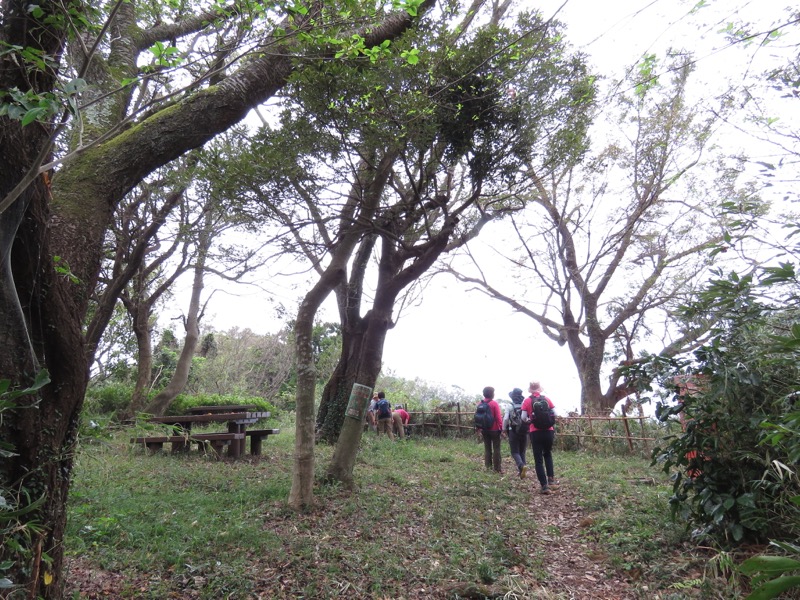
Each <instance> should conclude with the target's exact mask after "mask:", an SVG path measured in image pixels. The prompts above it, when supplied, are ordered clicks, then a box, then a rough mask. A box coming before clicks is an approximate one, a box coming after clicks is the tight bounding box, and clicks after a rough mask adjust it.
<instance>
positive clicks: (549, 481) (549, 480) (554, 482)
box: [547, 477, 558, 487]
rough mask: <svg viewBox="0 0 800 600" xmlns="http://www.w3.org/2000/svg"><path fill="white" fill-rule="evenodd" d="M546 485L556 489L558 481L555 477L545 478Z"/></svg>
mask: <svg viewBox="0 0 800 600" xmlns="http://www.w3.org/2000/svg"><path fill="white" fill-rule="evenodd" d="M547 485H548V486H553V487H558V479H556V478H555V477H548V478H547Z"/></svg>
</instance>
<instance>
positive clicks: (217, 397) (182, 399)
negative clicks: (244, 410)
mask: <svg viewBox="0 0 800 600" xmlns="http://www.w3.org/2000/svg"><path fill="white" fill-rule="evenodd" d="M242 404H249V405H253V406H255V407H256V410H266V411H269V412H271V413H272V416H273V417H275V416H277V414H276V407H275V405H274V404H272V403H271V402H268V401H267V400H265V399H264V398H261V397H260V396H237V395H234V394H191V395H189V394H180V395H179V396H178V397H177V398H175V400H173V402H172V404H170V407H169V409H168V410H167V412H168V413H169V414H170V415H182V414H186V412H187V411H188V410H189V409H190V408H194V407H195V406H225V405H232V406H233V405H242Z"/></svg>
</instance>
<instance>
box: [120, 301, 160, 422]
mask: <svg viewBox="0 0 800 600" xmlns="http://www.w3.org/2000/svg"><path fill="white" fill-rule="evenodd" d="M125 306H126V308H127V309H128V312H129V313H130V315H131V317H132V321H133V333H134V335H135V336H136V348H137V357H138V361H137V366H136V383H135V384H134V388H133V394H132V395H131V403H130V404H129V405H128V407H127V408H126V409H125V410H123V411H121V412H120V415H119V418H120V421H123V420H125V419H130V418H133V417H135V416H136V415H137V414H138V413H140V412H142V409H143V408H144V405H145V402H146V400H147V390H148V389H149V388H150V383H151V381H152V376H153V375H152V373H153V337H152V331H151V328H150V315H151V310H150V304H149V302H145V303H144V304H143V305H141V306H138V307H135V306H132V305H130V303H126V305H125Z"/></svg>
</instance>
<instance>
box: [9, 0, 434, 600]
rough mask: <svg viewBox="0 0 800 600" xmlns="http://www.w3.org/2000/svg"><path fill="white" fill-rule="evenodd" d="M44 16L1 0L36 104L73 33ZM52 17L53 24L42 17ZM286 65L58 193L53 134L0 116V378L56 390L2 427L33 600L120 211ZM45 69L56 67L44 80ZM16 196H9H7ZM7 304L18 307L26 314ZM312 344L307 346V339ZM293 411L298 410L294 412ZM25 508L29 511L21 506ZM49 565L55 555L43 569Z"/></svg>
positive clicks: (132, 139)
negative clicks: (93, 311)
mask: <svg viewBox="0 0 800 600" xmlns="http://www.w3.org/2000/svg"><path fill="white" fill-rule="evenodd" d="M430 4H432V1H431V0H426V2H424V3H423V5H422V6H421V7H420V12H422V11H423V10H424V9H426V8H428V7H429V6H430ZM125 6H126V5H125V4H123V5H122V7H123V8H125ZM40 8H41V9H42V10H43V11H44V12H45V15H44V16H45V17H46V18H42V17H41V15H39V14H36V13H35V11H30V10H29V3H28V2H23V1H21V0H2V9H3V19H2V20H0V42H3V44H4V45H5V47H7V48H11V50H10V51H9V52H4V53H0V89H4V90H8V89H13V88H18V89H20V90H23V91H28V90H32V91H33V92H34V93H47V92H50V91H52V90H53V89H54V82H55V77H56V73H57V71H58V70H59V65H60V61H61V55H62V51H63V47H64V41H65V39H66V34H67V32H66V29H65V30H64V31H59V30H57V28H58V27H61V26H63V27H65V28H66V27H67V25H66V24H67V23H69V24H70V26H71V24H72V23H73V21H71V20H69V19H65V18H64V16H63V14H61V13H58V12H57V11H58V10H61V7H60V5H59V4H57V3H49V2H45V3H41V4H40ZM74 8H75V10H77V11H78V12H80V11H81V10H82V8H83V5H82V3H80V2H77V3H75V6H74ZM51 16H52V17H55V18H52V19H50V18H48V17H51ZM414 20H415V19H414V18H412V17H410V16H409V15H408V14H407V13H405V14H403V13H400V12H395V13H392V14H391V15H389V17H387V18H386V20H384V21H383V22H380V23H373V24H370V26H369V31H364V33H365V36H364V37H365V44H366V45H367V46H368V47H372V46H376V45H379V44H380V43H381V42H382V41H383V40H385V39H393V38H395V37H397V36H398V35H400V34H402V33H403V31H405V30H406V29H407V28H408V27H409V26H410V25H411V23H412V22H413V21H414ZM117 41H120V40H119V36H114V39H113V40H112V42H114V43H116V42H117ZM121 41H122V42H125V41H128V40H121ZM15 48H30V49H32V50H33V51H34V52H40V53H41V54H34V55H35V56H39V55H41V56H44V57H47V61H42V64H45V65H48V66H46V68H47V69H48V70H46V71H39V70H37V69H36V68H33V67H32V63H23V61H22V60H21V54H20V53H17V52H16V51H15ZM29 54H33V52H32V53H29ZM290 54H291V53H290V52H270V53H265V54H264V53H262V54H260V55H258V56H256V57H253V58H252V59H251V60H249V61H247V62H246V63H244V64H243V66H242V67H241V68H240V69H239V70H238V71H237V72H236V73H234V74H233V75H231V76H230V77H228V78H226V79H225V80H224V81H223V82H221V83H220V84H219V85H217V86H214V87H213V88H209V89H202V90H199V91H198V92H196V93H188V94H187V95H186V96H185V97H183V99H181V100H179V101H178V102H176V103H174V104H170V105H169V106H168V107H167V108H166V110H156V111H154V112H153V113H152V114H151V115H149V116H148V117H146V118H144V119H143V120H141V121H138V122H136V123H135V124H133V125H131V126H130V127H127V128H124V129H122V130H121V133H119V134H118V135H116V136H113V135H112V136H110V137H109V138H108V139H107V140H105V141H104V142H103V143H101V144H98V145H97V146H94V147H92V148H89V149H86V150H85V151H84V152H83V153H82V154H79V155H76V156H75V157H74V158H73V160H72V161H71V162H70V163H69V164H66V165H64V166H63V167H62V168H61V169H59V170H58V172H57V173H56V174H55V175H54V177H53V189H52V195H51V190H50V189H49V180H46V179H45V178H44V177H39V176H36V173H37V170H38V168H39V164H40V162H41V158H42V157H45V158H46V157H47V154H48V152H47V146H46V144H47V139H48V136H49V135H50V133H51V132H52V131H51V130H50V129H49V128H48V126H47V125H46V124H44V123H38V122H37V123H32V124H30V125H28V126H26V127H24V128H23V127H21V125H20V123H19V122H18V121H13V120H11V119H10V118H9V117H8V116H3V117H0V203H3V202H4V201H5V200H6V198H7V197H8V198H9V202H10V203H11V204H10V206H11V207H10V208H9V207H8V206H2V207H0V232H2V234H3V238H2V242H0V261H2V263H0V286H2V288H1V290H2V291H0V311H2V314H0V327H2V330H1V331H0V341H2V342H8V345H5V346H4V347H3V351H2V352H0V379H7V380H9V381H10V382H11V383H12V385H14V386H15V387H16V388H24V387H26V386H28V385H30V383H31V382H32V381H33V377H34V374H35V371H36V370H37V367H38V364H40V363H41V364H43V365H44V366H45V367H46V368H47V369H48V370H49V373H50V378H51V381H52V383H51V385H48V386H46V387H45V388H43V389H42V390H41V392H39V393H38V394H36V395H34V396H26V397H23V398H22V399H21V400H18V401H17V407H16V408H15V409H14V410H13V411H7V412H5V413H3V418H2V419H0V438H2V440H3V441H4V442H7V443H10V444H13V445H14V446H15V450H16V452H17V455H16V456H13V457H11V458H9V459H7V460H5V461H4V462H3V465H2V467H1V468H2V472H0V475H2V487H3V490H4V494H5V493H8V496H6V497H8V498H21V499H24V498H27V497H30V498H31V500H39V499H41V505H40V506H39V507H38V508H37V509H36V510H31V511H29V512H27V513H25V514H24V515H22V516H21V517H20V518H19V523H18V531H21V532H22V533H23V534H24V533H25V532H30V533H31V534H32V536H33V537H32V541H30V542H29V541H27V539H26V538H25V537H24V535H21V536H19V541H20V547H19V549H14V548H12V547H11V545H10V544H5V543H4V544H2V545H1V546H0V562H5V561H6V560H9V561H12V562H13V566H12V567H11V569H10V570H8V571H7V572H4V575H7V576H9V577H10V578H12V579H13V580H14V582H15V583H19V584H21V585H24V586H25V587H26V592H27V596H28V597H30V598H38V597H41V598H44V599H45V600H47V599H50V598H61V596H62V589H63V577H62V568H61V567H62V563H63V556H64V547H63V533H64V525H65V522H66V499H67V492H68V488H69V477H70V473H71V470H72V457H73V451H74V444H75V440H76V433H77V430H78V420H79V416H80V409H81V406H82V403H83V397H84V393H85V390H86V385H87V382H88V377H89V372H88V366H87V362H86V353H85V348H84V339H83V336H82V329H83V324H84V323H83V320H84V318H85V316H86V314H87V307H88V299H89V297H90V296H91V294H92V292H93V291H94V287H95V284H96V281H97V274H98V271H99V267H100V261H101V257H102V248H103V240H104V236H105V233H106V231H107V230H108V224H109V222H110V219H111V216H112V213H113V210H114V207H115V206H116V204H117V203H118V202H119V201H120V200H121V199H122V197H123V196H124V195H125V194H126V193H127V192H128V191H129V190H130V189H131V188H132V187H133V186H134V185H136V184H137V183H138V182H139V181H141V180H142V179H143V178H145V177H146V176H147V175H148V174H149V173H151V172H152V171H153V170H155V169H156V168H158V167H160V166H163V165H165V164H167V163H168V162H170V161H171V160H173V159H175V158H177V157H179V156H181V155H182V154H183V153H185V152H186V151H187V150H190V149H192V148H197V147H199V146H202V145H203V144H204V143H205V142H206V141H208V140H209V139H211V138H212V137H214V136H215V135H217V134H218V133H220V132H223V131H225V130H227V129H228V128H229V127H231V126H233V125H235V124H237V123H238V122H240V121H241V120H242V119H243V118H244V117H245V116H246V115H247V113H248V112H249V110H250V109H251V108H252V107H254V106H257V105H258V104H259V103H261V102H263V101H265V100H267V99H269V98H271V97H272V96H273V95H274V94H275V93H276V92H277V91H278V90H280V89H281V88H283V86H284V85H285V84H286V81H287V79H288V77H289V76H290V75H291V74H292V72H293V71H294V68H295V67H294V65H295V62H294V60H293V58H292V56H291V55H290ZM94 60H100V58H99V57H95V58H94ZM49 65H55V66H54V67H53V68H52V70H50V69H49ZM65 71H66V70H65ZM101 112H102V111H94V113H95V114H99V113H101ZM85 116H87V118H88V117H89V116H90V115H88V114H87V115H85ZM115 118H116V117H115ZM119 122H120V121H117V123H116V124H118V123H119ZM91 124H93V123H91ZM103 131H106V130H105V129H104V130H103ZM92 137H93V139H96V137H95V136H94V135H92ZM17 186H19V188H20V189H23V192H22V193H21V194H19V193H18V191H13V190H16V188H17ZM12 191H13V194H14V195H13V196H8V195H9V194H11V193H12ZM17 202H19V204H16V203H17ZM23 216H24V219H23ZM12 238H13V240H14V241H13V247H12V253H11V265H12V268H11V270H10V271H9V269H8V260H9V253H8V247H9V244H10V242H9V240H10V239H12ZM12 274H13V279H11V275H12ZM12 286H13V287H15V288H16V294H14V293H13V292H12V290H11V288H12ZM15 296H16V298H19V299H20V300H21V302H20V305H21V309H22V310H21V311H20V306H18V304H17V302H16V301H15V300H14V297H15ZM317 306H318V305H317ZM23 317H24V321H23V320H22V318H23ZM312 321H313V315H312ZM25 332H27V335H26V334H25ZM301 337H302V336H301ZM28 340H30V341H28ZM309 341H310V337H306V338H305V340H304V342H305V343H309ZM31 349H33V352H34V355H32V354H31ZM312 368H313V362H312ZM303 375H306V374H305V373H304V374H303ZM311 376H312V377H313V372H312V373H311ZM304 383H305V382H304ZM304 390H305V391H304V392H303V393H302V394H299V397H301V396H302V399H303V400H304V402H305V403H303V402H298V421H299V422H300V423H302V422H303V421H302V419H303V417H307V418H308V419H309V421H308V423H309V425H308V426H307V427H308V428H309V429H310V430H311V431H312V435H311V436H310V438H309V436H302V435H298V438H297V439H298V443H300V442H302V441H304V440H305V441H306V442H307V443H308V446H307V447H306V448H304V452H305V453H306V454H304V455H302V456H301V459H302V458H303V456H307V453H308V452H310V453H311V457H312V460H311V467H312V469H311V471H310V473H311V474H312V475H313V380H312V385H311V388H310V393H309V392H308V389H307V388H304ZM309 399H310V408H311V410H310V417H309V416H308V412H309V411H308V409H309V406H308V400H309ZM301 409H302V410H305V411H306V413H303V414H301ZM304 473H305V474H308V472H304ZM306 483H307V482H306ZM292 497H293V498H306V497H308V495H307V494H295V492H294V483H293V495H292ZM27 507H29V504H27V503H26V502H25V501H24V500H23V501H22V505H20V506H19V507H18V508H27ZM29 524H30V525H33V524H35V525H36V529H35V530H34V529H33V528H31V527H30V526H29ZM20 528H21V529H20ZM43 557H49V559H48V562H47V563H45V562H44V561H43ZM45 581H47V582H48V585H46V584H45Z"/></svg>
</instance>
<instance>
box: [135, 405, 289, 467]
mask: <svg viewBox="0 0 800 600" xmlns="http://www.w3.org/2000/svg"><path fill="white" fill-rule="evenodd" d="M196 408H198V409H199V408H203V409H211V410H206V411H204V412H203V413H198V414H189V415H170V416H166V417H151V418H150V419H148V422H150V423H160V424H163V425H172V426H173V428H176V429H177V430H176V431H174V432H173V435H167V436H163V435H162V436H145V437H137V438H131V442H132V443H138V444H144V445H145V446H146V447H147V448H148V449H150V450H158V449H160V448H161V447H162V446H163V445H164V444H165V443H167V442H169V443H171V444H172V451H173V452H177V451H180V450H185V449H188V446H189V445H190V444H191V443H192V442H197V443H199V444H206V443H208V444H210V445H211V447H212V448H213V449H214V451H215V452H216V453H217V454H220V452H221V450H222V447H223V446H225V445H227V446H228V456H230V457H231V458H239V457H240V456H242V455H244V452H245V440H246V439H247V438H248V437H249V438H250V453H251V454H260V453H261V440H262V439H263V438H265V437H267V436H269V435H274V434H277V433H279V432H280V429H258V430H252V429H251V430H249V431H248V429H247V426H248V425H252V424H253V423H256V422H257V421H260V420H261V419H267V418H269V416H270V413H269V412H268V411H256V410H236V409H237V408H239V407H232V406H213V407H208V406H205V407H196ZM244 408H249V407H244ZM208 423H226V424H227V431H226V432H222V433H199V434H197V433H192V426H193V425H196V424H208Z"/></svg>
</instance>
